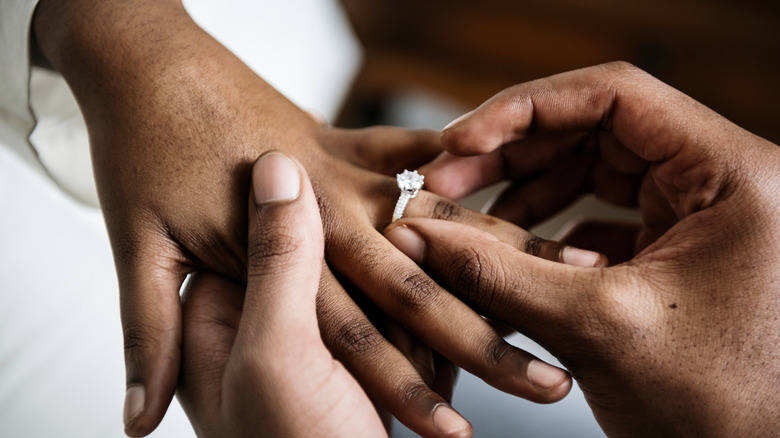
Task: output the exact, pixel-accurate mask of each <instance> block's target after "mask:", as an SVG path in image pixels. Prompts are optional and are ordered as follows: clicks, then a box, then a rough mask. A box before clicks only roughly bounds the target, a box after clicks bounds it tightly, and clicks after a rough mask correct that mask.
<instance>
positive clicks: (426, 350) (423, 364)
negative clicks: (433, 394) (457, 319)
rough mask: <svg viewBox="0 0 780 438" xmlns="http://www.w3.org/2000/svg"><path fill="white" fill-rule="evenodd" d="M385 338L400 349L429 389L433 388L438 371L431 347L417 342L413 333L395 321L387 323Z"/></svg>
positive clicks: (385, 325)
mask: <svg viewBox="0 0 780 438" xmlns="http://www.w3.org/2000/svg"><path fill="white" fill-rule="evenodd" d="M383 332H384V334H385V337H386V338H387V340H388V341H390V343H391V344H393V346H395V348H397V349H398V351H400V352H401V353H402V354H403V355H404V356H406V359H407V360H408V361H409V363H410V364H412V366H413V367H414V369H415V370H416V371H417V374H419V375H420V377H421V378H422V380H423V382H425V384H426V385H428V387H432V386H433V382H434V380H435V379H436V371H435V368H434V363H433V351H432V350H431V347H429V346H428V345H425V344H424V343H422V342H420V341H419V340H417V339H416V338H415V337H414V336H412V334H411V333H409V332H408V331H406V330H404V329H403V328H402V327H401V326H399V325H398V324H397V323H395V322H393V321H387V322H386V323H385V324H384V330H383Z"/></svg>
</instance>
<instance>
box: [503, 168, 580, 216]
mask: <svg viewBox="0 0 780 438" xmlns="http://www.w3.org/2000/svg"><path fill="white" fill-rule="evenodd" d="M590 171H591V164H590V160H583V159H582V158H576V159H573V160H572V159H570V160H567V161H565V162H562V163H560V164H558V165H556V166H554V167H553V168H551V169H550V170H549V171H547V172H544V173H543V174H541V175H539V176H538V177H537V178H534V179H532V180H530V181H528V182H522V181H521V182H518V183H515V184H513V185H511V186H509V188H507V189H506V190H504V192H502V193H501V194H500V195H499V196H498V198H496V200H495V201H494V202H493V203H492V205H491V206H490V207H489V208H488V214H491V215H493V216H495V217H498V218H501V219H503V220H505V221H507V222H511V223H513V224H515V225H518V226H520V227H523V228H530V227H532V226H534V225H537V224H539V223H541V222H542V221H543V220H545V219H547V218H549V217H550V216H552V215H554V214H555V213H558V212H559V211H561V210H563V209H564V208H565V207H567V206H568V205H570V204H571V203H572V202H574V201H575V200H576V199H577V198H579V197H580V196H581V195H582V194H583V193H585V192H586V190H587V188H588V176H589V174H590Z"/></svg>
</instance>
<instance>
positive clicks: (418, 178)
mask: <svg viewBox="0 0 780 438" xmlns="http://www.w3.org/2000/svg"><path fill="white" fill-rule="evenodd" d="M396 179H397V180H398V188H399V189H401V197H399V198H398V202H397V203H396V204H395V210H394V211H393V222H395V221H397V220H398V219H401V217H403V215H404V210H406V204H408V203H409V200H410V199H412V198H414V197H416V196H417V193H418V192H419V191H420V189H421V188H422V186H423V184H424V181H425V177H424V176H423V175H420V174H419V173H417V171H416V170H415V171H413V172H409V171H408V170H404V172H403V173H399V174H398V175H396Z"/></svg>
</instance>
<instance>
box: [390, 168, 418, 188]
mask: <svg viewBox="0 0 780 438" xmlns="http://www.w3.org/2000/svg"><path fill="white" fill-rule="evenodd" d="M396 179H397V180H398V188H399V189H401V190H403V191H405V192H416V191H418V190H420V189H421V188H422V186H423V184H424V181H425V176H423V175H420V174H419V173H417V171H416V170H415V171H413V172H409V171H408V170H405V169H404V171H403V173H399V174H398V175H396Z"/></svg>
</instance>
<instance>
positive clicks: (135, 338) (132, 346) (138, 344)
mask: <svg viewBox="0 0 780 438" xmlns="http://www.w3.org/2000/svg"><path fill="white" fill-rule="evenodd" d="M123 332H124V333H123V334H124V340H125V341H124V342H125V353H130V354H135V352H138V351H141V350H143V349H144V348H146V347H147V346H149V345H150V344H151V343H152V342H151V339H150V336H149V334H148V332H147V331H146V330H145V329H144V327H142V326H141V325H138V324H131V325H126V326H125V327H124V329H123Z"/></svg>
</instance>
